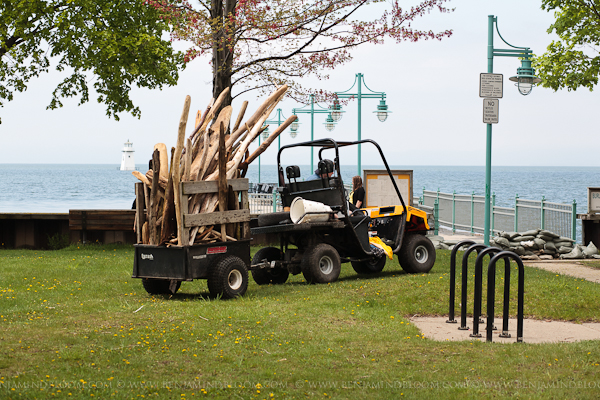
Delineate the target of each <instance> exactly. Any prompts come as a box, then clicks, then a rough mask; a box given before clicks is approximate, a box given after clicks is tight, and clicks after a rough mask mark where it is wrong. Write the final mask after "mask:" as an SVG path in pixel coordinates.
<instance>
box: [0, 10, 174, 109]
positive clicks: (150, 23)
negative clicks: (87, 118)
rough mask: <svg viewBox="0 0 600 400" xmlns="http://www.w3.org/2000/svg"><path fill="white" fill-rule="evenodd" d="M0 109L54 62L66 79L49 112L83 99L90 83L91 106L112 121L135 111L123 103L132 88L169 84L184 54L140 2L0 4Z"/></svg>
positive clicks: (127, 101)
mask: <svg viewBox="0 0 600 400" xmlns="http://www.w3.org/2000/svg"><path fill="white" fill-rule="evenodd" d="M0 5H1V9H0V106H3V105H4V104H5V103H6V102H7V101H11V100H13V96H14V93H15V92H23V91H25V90H26V89H27V84H28V82H29V81H30V80H31V79H32V78H35V77H38V76H39V75H40V74H42V73H43V72H48V70H49V68H50V67H51V65H53V64H55V63H56V66H55V67H56V69H57V70H58V71H62V72H64V73H65V74H66V75H67V76H66V78H64V80H62V81H61V82H60V83H59V84H58V85H57V87H56V89H55V90H54V91H53V93H52V98H51V100H50V104H49V106H48V108H50V109H54V108H57V107H62V102H61V99H62V98H65V97H79V104H83V103H85V102H87V101H88V100H89V87H88V84H89V83H90V82H92V81H93V89H94V90H95V91H96V93H97V94H98V97H97V100H98V102H100V103H105V104H106V107H107V110H106V113H107V115H109V116H112V117H114V118H115V119H116V120H118V119H119V117H118V115H117V114H118V113H120V112H123V111H127V112H130V113H132V114H133V115H134V116H138V117H139V115H140V110H139V108H138V107H136V106H135V105H134V104H133V102H132V101H131V99H130V97H129V92H130V90H131V88H132V86H133V85H136V86H138V87H144V88H150V89H153V88H161V87H163V85H174V84H176V83H177V79H178V68H179V67H181V66H182V64H183V55H182V54H179V53H177V52H175V51H174V50H173V48H172V46H171V43H170V41H169V40H163V38H162V35H163V33H164V32H168V31H169V27H168V25H167V23H166V22H165V21H164V20H163V19H161V18H160V16H159V13H158V12H157V10H156V9H155V8H154V7H150V6H148V5H147V4H145V3H144V2H143V1H141V0H104V1H96V0H17V1H15V0H8V1H7V0H0Z"/></svg>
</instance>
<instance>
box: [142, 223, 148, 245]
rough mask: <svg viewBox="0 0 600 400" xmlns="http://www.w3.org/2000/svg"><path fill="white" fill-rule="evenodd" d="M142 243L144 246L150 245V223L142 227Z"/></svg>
mask: <svg viewBox="0 0 600 400" xmlns="http://www.w3.org/2000/svg"><path fill="white" fill-rule="evenodd" d="M142 243H144V244H148V243H150V233H149V232H148V221H146V222H144V225H142Z"/></svg>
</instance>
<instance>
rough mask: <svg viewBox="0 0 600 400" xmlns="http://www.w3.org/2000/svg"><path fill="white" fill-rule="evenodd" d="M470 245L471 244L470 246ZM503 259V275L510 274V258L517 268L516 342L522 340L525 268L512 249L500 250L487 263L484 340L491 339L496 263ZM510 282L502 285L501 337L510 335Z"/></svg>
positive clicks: (507, 275)
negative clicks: (485, 331) (485, 333)
mask: <svg viewBox="0 0 600 400" xmlns="http://www.w3.org/2000/svg"><path fill="white" fill-rule="evenodd" d="M471 247H472V246H471ZM501 259H504V260H505V261H504V276H505V278H504V279H505V281H506V277H509V276H510V259H512V260H514V261H515V262H516V263H517V266H518V269H519V282H518V288H517V343H522V342H523V298H524V292H525V268H524V267H523V261H522V260H521V258H520V257H519V256H518V255H517V254H515V253H513V252H512V251H501V252H499V253H498V254H496V255H495V256H494V257H493V258H492V259H491V260H490V263H489V265H488V287H487V289H488V295H487V327H486V330H487V335H486V341H488V342H491V341H492V331H493V328H494V301H495V295H496V263H497V262H498V260H501ZM509 283H510V282H505V286H504V310H503V326H502V334H503V335H504V336H503V337H510V335H509V334H508V302H509V295H508V288H509Z"/></svg>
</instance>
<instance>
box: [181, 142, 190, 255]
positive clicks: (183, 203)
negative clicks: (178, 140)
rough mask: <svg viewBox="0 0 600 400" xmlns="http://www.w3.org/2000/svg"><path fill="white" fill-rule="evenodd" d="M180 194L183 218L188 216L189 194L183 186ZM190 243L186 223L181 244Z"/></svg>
mask: <svg viewBox="0 0 600 400" xmlns="http://www.w3.org/2000/svg"><path fill="white" fill-rule="evenodd" d="M188 140H189V139H188ZM180 185H181V186H183V182H181V183H180ZM179 195H180V196H181V198H180V199H179V203H180V204H181V210H182V211H183V218H184V219H185V217H186V216H187V210H188V207H189V204H188V195H187V194H183V188H181V189H180V190H179ZM189 244H190V229H189V228H188V227H187V226H185V225H184V227H183V236H182V237H181V245H182V246H187V245H189Z"/></svg>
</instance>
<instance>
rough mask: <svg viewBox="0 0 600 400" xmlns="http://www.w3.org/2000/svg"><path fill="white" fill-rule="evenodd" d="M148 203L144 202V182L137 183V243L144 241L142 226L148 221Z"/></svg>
mask: <svg viewBox="0 0 600 400" xmlns="http://www.w3.org/2000/svg"><path fill="white" fill-rule="evenodd" d="M145 207H146V203H145V202H144V184H143V183H136V184H135V234H136V241H137V243H143V241H142V227H143V226H144V222H146V218H145V217H146V214H145V213H144V208H145Z"/></svg>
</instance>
